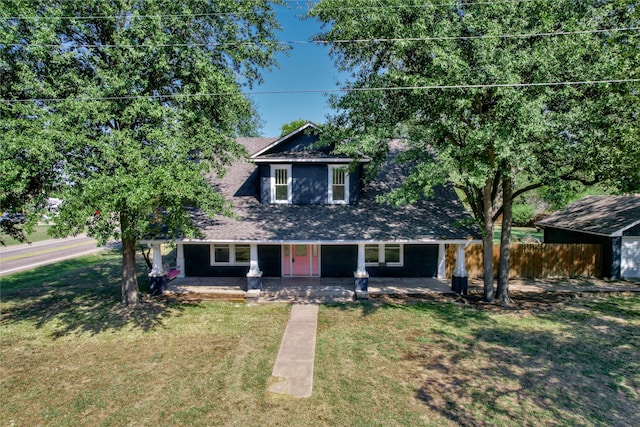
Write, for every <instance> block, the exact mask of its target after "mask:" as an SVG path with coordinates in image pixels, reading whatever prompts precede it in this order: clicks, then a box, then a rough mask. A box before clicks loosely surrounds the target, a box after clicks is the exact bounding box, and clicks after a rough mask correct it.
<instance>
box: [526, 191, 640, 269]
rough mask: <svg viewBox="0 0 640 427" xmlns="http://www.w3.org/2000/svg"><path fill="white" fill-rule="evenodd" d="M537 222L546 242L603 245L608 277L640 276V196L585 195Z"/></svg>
mask: <svg viewBox="0 0 640 427" xmlns="http://www.w3.org/2000/svg"><path fill="white" fill-rule="evenodd" d="M536 225H537V226H538V227H540V228H543V229H544V242H545V243H599V244H601V245H602V259H603V265H602V275H603V276H604V277H608V278H611V279H613V280H617V279H620V278H637V277H640V197H638V196H588V197H584V198H582V199H580V200H578V201H577V202H575V203H573V204H571V205H569V206H568V207H567V208H566V209H564V210H562V211H558V212H554V213H553V214H551V215H549V216H548V217H546V218H545V219H543V220H542V221H538V222H537V223H536Z"/></svg>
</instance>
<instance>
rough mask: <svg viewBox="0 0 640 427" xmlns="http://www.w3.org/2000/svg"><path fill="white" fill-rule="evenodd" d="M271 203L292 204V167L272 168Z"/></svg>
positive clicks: (279, 166) (280, 166)
mask: <svg viewBox="0 0 640 427" xmlns="http://www.w3.org/2000/svg"><path fill="white" fill-rule="evenodd" d="M271 203H291V165H278V166H271Z"/></svg>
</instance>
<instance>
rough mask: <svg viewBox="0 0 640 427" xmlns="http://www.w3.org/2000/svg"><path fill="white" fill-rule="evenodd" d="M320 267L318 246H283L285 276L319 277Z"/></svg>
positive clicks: (283, 272)
mask: <svg viewBox="0 0 640 427" xmlns="http://www.w3.org/2000/svg"><path fill="white" fill-rule="evenodd" d="M319 267H320V263H319V248H318V245H284V246H283V251H282V275H283V276H319V275H320V272H319Z"/></svg>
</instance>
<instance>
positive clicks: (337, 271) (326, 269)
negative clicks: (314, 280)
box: [321, 245, 358, 277]
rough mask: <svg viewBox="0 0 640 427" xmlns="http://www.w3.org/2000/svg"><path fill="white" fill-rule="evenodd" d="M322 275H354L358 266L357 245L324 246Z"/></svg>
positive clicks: (322, 250) (322, 251)
mask: <svg viewBox="0 0 640 427" xmlns="http://www.w3.org/2000/svg"><path fill="white" fill-rule="evenodd" d="M321 257H322V258H321V263H322V267H321V274H322V277H353V272H354V271H356V268H357V266H358V247H357V246H356V245H331V246H326V245H325V246H322V249H321Z"/></svg>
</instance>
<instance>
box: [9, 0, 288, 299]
mask: <svg viewBox="0 0 640 427" xmlns="http://www.w3.org/2000/svg"><path fill="white" fill-rule="evenodd" d="M278 28H279V26H278V23H277V21H276V19H275V15H274V13H273V10H272V2H268V1H263V0H219V1H206V0H190V1H184V2H174V1H169V0H144V1H142V0H134V1H107V0H89V1H84V2H68V1H51V0H47V1H39V0H25V1H9V2H3V4H2V6H1V7H0V37H1V42H0V61H1V62H0V67H1V68H2V75H3V78H2V82H1V83H0V98H1V99H2V101H1V102H0V108H1V109H2V110H1V114H2V122H1V125H0V126H1V127H2V132H3V134H4V136H3V140H4V141H3V150H2V151H3V155H2V166H3V175H4V173H5V170H6V171H7V174H6V175H5V176H4V177H3V182H2V185H3V190H4V189H5V188H7V189H10V190H11V191H10V192H9V194H8V195H7V196H4V197H5V198H4V199H3V200H2V202H3V203H8V204H9V205H12V206H19V205H20V204H21V203H22V204H23V205H24V200H31V199H34V200H35V199H38V198H40V197H41V194H45V193H46V191H47V190H48V189H50V188H52V186H54V185H57V186H58V187H59V197H60V198H62V199H63V200H64V202H63V204H62V206H61V207H60V212H59V215H58V216H57V218H56V219H55V226H54V232H55V234H56V235H60V236H61V235H67V234H72V233H78V232H81V231H82V230H85V229H87V230H88V234H89V235H91V236H94V237H96V238H97V239H98V240H99V241H100V242H105V241H106V240H108V239H110V238H115V239H119V240H122V243H123V303H125V304H135V303H136V302H137V282H136V280H135V244H136V241H137V240H139V239H140V238H142V237H143V236H145V235H146V234H147V233H150V232H153V231H155V232H159V231H161V232H162V233H163V235H164V236H167V237H169V238H171V237H175V236H178V235H184V236H194V235H196V234H197V233H198V230H197V229H196V228H195V227H194V225H193V223H192V221H191V217H190V209H191V208H199V209H202V210H203V211H204V212H206V213H207V214H208V215H215V214H219V213H228V212H229V210H228V205H227V202H226V201H225V200H224V199H223V197H222V196H221V195H220V194H219V193H217V192H216V191H215V190H214V188H213V187H212V186H211V184H210V180H209V177H210V176H211V175H215V174H218V175H220V174H224V171H225V168H226V167H227V166H228V165H229V164H230V162H231V161H232V160H233V159H234V158H235V157H237V156H241V155H244V154H245V153H244V150H243V148H242V147H241V146H239V145H238V144H237V143H236V142H235V137H236V136H237V135H239V134H251V133H255V125H256V123H257V121H256V112H255V110H254V108H253V105H252V104H251V102H250V100H249V99H248V98H247V97H246V96H244V95H243V94H242V93H241V88H242V86H243V85H246V86H249V87H251V85H252V84H254V83H256V82H259V81H260V80H261V74H260V73H261V72H262V71H263V70H265V69H269V68H270V67H272V66H273V65H275V54H276V53H277V52H278V51H281V50H283V49H284V48H283V47H282V45H279V44H277V43H273V41H274V37H275V36H274V33H275V31H276V30H277V29H278ZM5 148H6V150H5ZM11 157H13V159H14V160H13V161H11V160H10V158H11ZM5 186H6V187H5ZM9 197H11V199H10V198H9Z"/></svg>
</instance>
